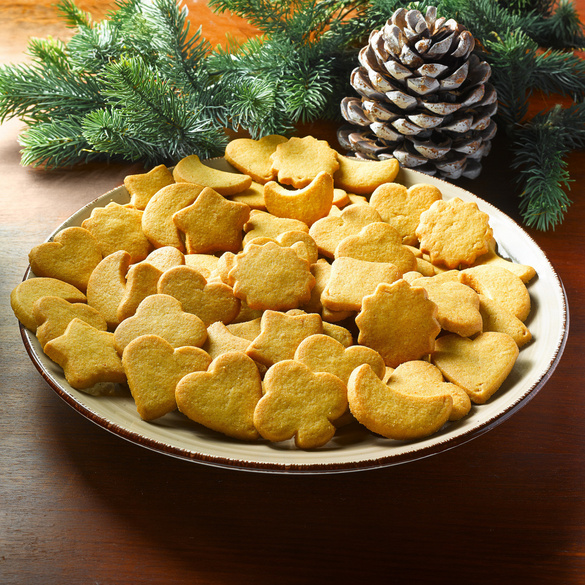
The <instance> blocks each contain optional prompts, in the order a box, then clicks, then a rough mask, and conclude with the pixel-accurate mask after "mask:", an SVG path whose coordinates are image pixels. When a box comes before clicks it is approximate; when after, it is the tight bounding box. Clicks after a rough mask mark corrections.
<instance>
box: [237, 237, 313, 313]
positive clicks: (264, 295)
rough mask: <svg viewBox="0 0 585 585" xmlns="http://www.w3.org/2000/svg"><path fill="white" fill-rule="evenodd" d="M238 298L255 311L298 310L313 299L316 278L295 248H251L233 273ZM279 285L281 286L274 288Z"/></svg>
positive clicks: (238, 260)
mask: <svg viewBox="0 0 585 585" xmlns="http://www.w3.org/2000/svg"><path fill="white" fill-rule="evenodd" d="M229 279H230V280H233V282H234V295H235V296H236V297H237V298H239V299H242V300H243V301H245V302H246V304H247V305H248V307H250V308H251V309H261V310H265V309H272V310H276V311H279V310H286V309H296V308H297V307H299V306H301V305H303V304H304V303H306V302H308V301H309V299H310V298H311V289H312V288H313V286H314V285H315V277H314V276H313V275H312V274H311V271H310V269H309V263H308V262H307V261H306V260H303V259H302V258H299V256H298V255H297V253H296V252H295V251H294V250H293V249H292V248H286V247H284V248H283V247H281V246H279V245H278V244H275V243H272V242H269V243H268V244H266V245H264V246H256V245H254V244H251V245H250V246H249V247H248V248H247V249H246V251H245V252H243V253H241V254H238V255H237V256H236V259H235V264H234V267H233V268H232V269H231V271H230V273H229ZM274 283H278V286H274Z"/></svg>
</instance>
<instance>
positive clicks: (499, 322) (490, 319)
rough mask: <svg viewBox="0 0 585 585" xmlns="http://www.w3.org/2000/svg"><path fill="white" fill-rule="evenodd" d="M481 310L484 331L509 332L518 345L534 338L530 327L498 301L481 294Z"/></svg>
mask: <svg viewBox="0 0 585 585" xmlns="http://www.w3.org/2000/svg"><path fill="white" fill-rule="evenodd" d="M479 312H480V313H481V318H482V320H483V330H484V331H498V332H499V333H507V334H508V335H509V336H510V337H511V338H512V339H513V340H514V341H515V342H516V345H517V346H518V347H523V346H524V345H526V344H527V343H528V342H529V341H530V340H531V339H532V333H530V330H529V329H528V327H526V325H524V323H522V321H520V319H518V317H516V315H514V314H513V313H511V312H510V311H509V310H508V309H506V307H504V306H503V305H502V304H501V303H499V302H498V301H494V300H492V299H490V298H488V297H486V296H484V295H479Z"/></svg>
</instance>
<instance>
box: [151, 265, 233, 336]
mask: <svg viewBox="0 0 585 585" xmlns="http://www.w3.org/2000/svg"><path fill="white" fill-rule="evenodd" d="M157 290H158V292H159V293H160V294H165V295H170V296H172V297H174V298H176V299H177V300H179V301H180V302H181V305H182V307H183V311H185V312H187V313H193V314H194V315H197V316H198V317H199V318H200V319H201V320H202V321H203V323H204V324H205V326H206V327H207V326H208V325H211V324H212V323H215V322H216V321H221V322H222V323H230V322H231V321H233V320H234V319H235V318H236V316H237V314H238V313H239V312H240V299H237V298H236V297H234V294H233V291H232V289H231V287H229V286H228V285H227V284H223V283H210V284H208V283H207V281H206V280H205V278H204V277H203V276H202V275H201V274H200V273H199V272H197V270H195V269H194V268H191V267H190V266H176V267H175V268H171V269H170V270H167V271H166V272H165V273H164V274H163V275H162V276H161V278H160V280H159V281H158V289H157Z"/></svg>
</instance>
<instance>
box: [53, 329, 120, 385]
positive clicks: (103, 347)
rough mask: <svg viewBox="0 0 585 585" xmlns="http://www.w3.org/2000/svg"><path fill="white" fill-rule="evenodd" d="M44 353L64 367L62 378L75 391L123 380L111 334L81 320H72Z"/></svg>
mask: <svg viewBox="0 0 585 585" xmlns="http://www.w3.org/2000/svg"><path fill="white" fill-rule="evenodd" d="M44 351H45V353H46V354H47V355H48V356H49V358H50V359H52V360H53V361H54V362H56V363H57V364H59V365H60V366H61V367H62V368H63V372H64V373H65V379H66V380H67V382H68V383H69V384H70V385H71V386H72V387H73V388H75V389H77V390H84V389H87V388H90V387H91V386H94V385H95V384H98V383H99V382H114V383H119V384H122V383H124V382H125V381H126V374H125V372H124V368H123V367H122V360H121V359H120V357H119V356H118V353H117V352H116V348H115V347H114V334H113V333H109V332H107V331H99V330H98V329H96V328H95V327H92V326H91V325H89V324H88V323H86V322H85V321H82V320H81V319H77V318H75V319H73V320H72V321H71V322H70V323H69V325H68V326H67V329H66V330H65V333H63V335H61V336H59V337H56V338H55V339H53V340H51V341H49V342H48V343H47V344H46V345H45V348H44Z"/></svg>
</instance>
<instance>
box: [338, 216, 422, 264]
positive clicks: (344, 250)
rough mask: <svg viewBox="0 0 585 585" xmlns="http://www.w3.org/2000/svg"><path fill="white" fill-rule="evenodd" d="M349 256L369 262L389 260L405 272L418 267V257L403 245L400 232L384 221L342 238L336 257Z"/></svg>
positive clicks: (371, 224)
mask: <svg viewBox="0 0 585 585" xmlns="http://www.w3.org/2000/svg"><path fill="white" fill-rule="evenodd" d="M342 256H349V257H350V258H356V259H357V260H366V261H368V262H389V263H390V264H394V266H396V268H398V270H399V271H400V274H404V273H405V272H408V271H410V270H414V269H415V267H416V258H415V256H414V254H413V253H412V252H411V250H410V249H409V248H407V247H406V246H403V245H402V238H401V237H400V234H399V233H398V232H397V231H396V230H395V229H394V228H393V227H392V226H391V225H390V224H387V223H384V222H376V223H370V224H368V225H367V226H365V227H364V228H362V230H361V231H360V232H359V234H357V235H355V236H348V237H347V238H344V239H343V240H341V242H340V243H339V245H338V246H337V248H335V258H341V257H342Z"/></svg>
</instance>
